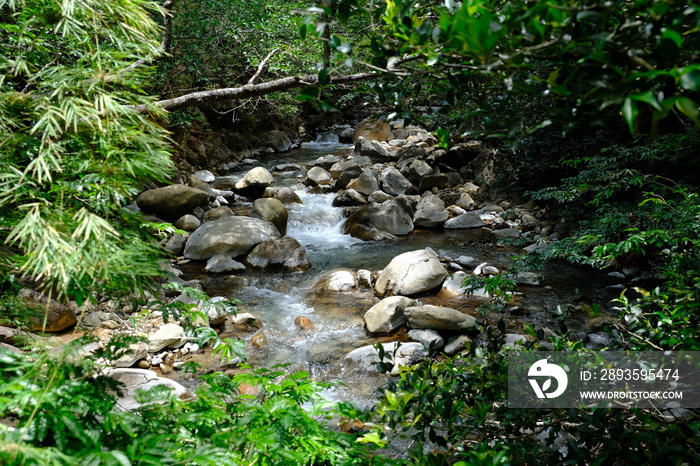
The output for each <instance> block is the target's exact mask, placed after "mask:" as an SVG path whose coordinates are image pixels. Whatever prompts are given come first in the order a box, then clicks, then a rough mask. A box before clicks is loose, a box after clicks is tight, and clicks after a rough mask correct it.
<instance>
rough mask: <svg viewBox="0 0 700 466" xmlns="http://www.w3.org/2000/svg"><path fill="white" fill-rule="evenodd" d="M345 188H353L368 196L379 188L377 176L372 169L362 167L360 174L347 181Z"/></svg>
mask: <svg viewBox="0 0 700 466" xmlns="http://www.w3.org/2000/svg"><path fill="white" fill-rule="evenodd" d="M347 189H354V190H355V191H357V192H358V193H360V194H364V195H365V196H369V195H370V194H372V193H373V192H375V191H376V190H378V189H379V176H377V174H376V173H374V172H373V171H372V170H369V169H364V170H362V173H361V174H360V176H358V177H357V178H355V179H354V180H352V181H350V182H349V183H348V185H347Z"/></svg>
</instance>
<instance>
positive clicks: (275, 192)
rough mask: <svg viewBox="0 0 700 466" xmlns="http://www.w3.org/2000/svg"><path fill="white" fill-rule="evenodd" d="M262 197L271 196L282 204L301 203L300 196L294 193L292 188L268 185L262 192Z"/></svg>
mask: <svg viewBox="0 0 700 466" xmlns="http://www.w3.org/2000/svg"><path fill="white" fill-rule="evenodd" d="M263 197H264V198H268V197H269V198H273V199H277V200H278V201H280V202H281V203H282V204H301V198H300V197H299V195H298V194H297V193H295V192H294V191H293V190H292V188H288V187H286V186H284V187H277V186H268V187H267V188H265V192H264V193H263Z"/></svg>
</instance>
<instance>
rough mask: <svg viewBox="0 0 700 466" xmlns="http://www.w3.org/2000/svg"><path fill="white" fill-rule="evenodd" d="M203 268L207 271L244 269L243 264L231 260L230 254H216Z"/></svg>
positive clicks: (221, 271) (236, 270)
mask: <svg viewBox="0 0 700 466" xmlns="http://www.w3.org/2000/svg"><path fill="white" fill-rule="evenodd" d="M204 270H205V271H207V272H209V273H230V272H242V271H243V270H245V265H243V264H241V263H240V262H238V261H235V260H233V259H232V258H231V257H230V256H224V255H223V254H217V255H216V256H214V257H212V258H211V259H209V260H208V261H207V265H206V266H205V267H204Z"/></svg>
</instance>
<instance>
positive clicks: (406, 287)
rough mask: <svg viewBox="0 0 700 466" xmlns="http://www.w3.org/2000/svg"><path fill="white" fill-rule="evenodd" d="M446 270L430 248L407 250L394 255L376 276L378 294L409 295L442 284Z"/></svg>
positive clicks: (375, 287) (375, 288) (375, 289)
mask: <svg viewBox="0 0 700 466" xmlns="http://www.w3.org/2000/svg"><path fill="white" fill-rule="evenodd" d="M445 278H447V270H445V267H443V265H442V264H441V263H440V260H439V259H438V257H437V255H436V254H435V253H434V252H433V251H432V250H430V249H419V250H417V251H409V252H405V253H403V254H399V255H398V256H396V257H394V258H393V259H392V260H391V262H389V265H387V266H386V267H385V268H384V270H382V272H381V273H380V274H379V277H377V282H376V283H375V285H374V291H375V292H376V293H377V294H378V295H379V296H392V295H403V296H411V295H415V294H418V293H422V292H425V291H429V290H432V289H434V288H437V287H438V286H440V285H442V282H443V281H444V280H445Z"/></svg>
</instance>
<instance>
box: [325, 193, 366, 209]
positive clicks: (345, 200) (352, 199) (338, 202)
mask: <svg viewBox="0 0 700 466" xmlns="http://www.w3.org/2000/svg"><path fill="white" fill-rule="evenodd" d="M365 204H367V199H366V198H365V197H364V196H363V195H362V194H360V193H358V192H357V191H355V190H354V189H346V190H344V191H342V192H339V193H338V195H337V196H336V197H335V199H333V207H349V206H356V205H365Z"/></svg>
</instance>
